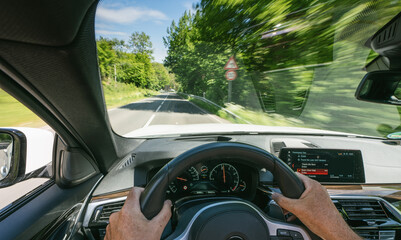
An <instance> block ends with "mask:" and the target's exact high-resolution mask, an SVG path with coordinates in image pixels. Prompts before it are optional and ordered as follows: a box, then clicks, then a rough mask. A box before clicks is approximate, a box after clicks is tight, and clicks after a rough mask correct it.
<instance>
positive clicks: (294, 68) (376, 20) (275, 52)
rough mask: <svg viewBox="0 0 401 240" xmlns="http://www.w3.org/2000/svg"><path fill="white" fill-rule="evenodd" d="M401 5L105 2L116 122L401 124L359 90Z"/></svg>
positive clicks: (125, 127)
mask: <svg viewBox="0 0 401 240" xmlns="http://www.w3.org/2000/svg"><path fill="white" fill-rule="evenodd" d="M400 11H401V4H400V1H364V0H336V1H312V0H304V1H291V0H279V1H274V0H273V1H253V0H238V1H232V0H219V1H210V0H205V1H194V2H188V1H173V2H170V1H168V2H167V1H162V0H159V1H132V2H130V1H128V2H127V1H107V0H106V1H102V2H101V3H100V6H99V7H98V10H97V17H96V36H97V47H98V56H99V66H100V73H101V77H102V83H103V88H104V94H105V100H106V104H107V107H108V113H109V117H110V121H111V124H112V126H113V129H114V131H115V132H116V133H118V134H120V135H125V136H130V137H132V136H141V135H147V134H151V133H152V134H153V135H155V134H158V133H160V131H161V129H164V130H165V129H175V130H176V131H179V130H180V129H181V130H183V129H185V131H187V132H191V131H192V130H193V131H198V132H199V131H211V129H222V128H226V129H230V128H229V127H228V126H226V125H230V124H245V125H246V126H254V125H261V126H285V127H301V128H312V129H322V130H331V131H339V132H346V133H355V134H362V135H369V136H378V137H385V136H387V135H388V134H389V133H393V132H397V131H401V125H400V124H401V120H400V112H401V111H400V108H399V107H395V106H390V105H382V104H374V103H368V102H362V101H358V100H357V99H356V98H355V97H354V94H355V91H356V88H357V86H358V84H359V82H360V81H361V79H362V78H363V76H364V75H365V74H366V72H367V71H366V70H365V66H366V65H368V64H369V63H370V62H371V61H372V60H374V59H375V57H376V56H377V54H376V53H375V52H373V51H372V50H371V49H370V48H369V47H366V41H367V40H368V39H369V38H370V37H371V36H372V35H373V34H374V33H375V32H376V31H378V30H379V29H380V28H381V27H382V26H384V25H385V24H386V23H387V22H388V21H390V20H391V19H392V18H393V17H394V16H395V15H396V14H398V13H399V12H400ZM167 125H168V126H167ZM184 125H185V126H184ZM223 125H224V127H223ZM245 125H244V126H245ZM231 126H238V125H231ZM184 127H185V128H184ZM231 129H232V131H235V130H237V129H238V127H232V128H231ZM244 129H246V128H244ZM258 129H261V128H258Z"/></svg>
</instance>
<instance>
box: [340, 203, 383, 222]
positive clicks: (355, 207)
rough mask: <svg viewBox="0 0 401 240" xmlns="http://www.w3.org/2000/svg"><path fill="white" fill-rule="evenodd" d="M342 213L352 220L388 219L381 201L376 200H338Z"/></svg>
mask: <svg viewBox="0 0 401 240" xmlns="http://www.w3.org/2000/svg"><path fill="white" fill-rule="evenodd" d="M338 203H339V204H336V206H337V208H338V209H339V211H340V212H342V213H344V214H345V215H346V218H348V219H350V220H367V219H375V220H376V219H387V218H388V217H387V215H386V213H385V211H384V210H383V208H382V205H381V204H380V202H379V201H377V200H375V199H338Z"/></svg>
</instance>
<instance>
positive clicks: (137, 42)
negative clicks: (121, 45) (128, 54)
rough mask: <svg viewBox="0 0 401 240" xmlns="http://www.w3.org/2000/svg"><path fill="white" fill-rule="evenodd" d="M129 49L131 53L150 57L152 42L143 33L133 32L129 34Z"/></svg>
mask: <svg viewBox="0 0 401 240" xmlns="http://www.w3.org/2000/svg"><path fill="white" fill-rule="evenodd" d="M128 43H129V48H130V50H131V51H132V52H133V53H135V54H136V53H141V54H147V55H148V56H149V57H151V55H152V53H153V50H152V46H153V45H152V42H151V41H150V36H149V35H147V34H145V33H144V32H134V33H132V34H131V36H130V39H129V42H128Z"/></svg>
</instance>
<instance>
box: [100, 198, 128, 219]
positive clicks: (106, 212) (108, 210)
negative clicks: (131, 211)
mask: <svg viewBox="0 0 401 240" xmlns="http://www.w3.org/2000/svg"><path fill="white" fill-rule="evenodd" d="M123 205H124V201H119V202H114V203H108V204H105V205H102V206H99V207H97V208H96V210H95V212H94V216H93V220H92V221H93V222H96V223H99V222H107V223H108V222H109V218H110V215H111V214H113V213H115V212H118V211H120V210H121V208H122V207H123Z"/></svg>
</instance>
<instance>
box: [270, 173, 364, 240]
mask: <svg viewBox="0 0 401 240" xmlns="http://www.w3.org/2000/svg"><path fill="white" fill-rule="evenodd" d="M296 174H297V175H298V177H299V178H300V179H301V181H302V182H303V183H304V185H305V191H304V192H303V194H302V195H301V197H300V198H299V199H291V198H287V197H284V196H283V195H281V194H279V193H274V194H273V195H272V198H273V200H274V201H276V203H277V204H278V205H280V207H282V208H283V209H284V210H287V211H289V212H291V213H293V214H294V215H295V216H296V217H297V218H298V219H299V220H301V222H302V223H303V224H305V226H306V227H308V228H309V229H310V230H311V231H312V232H314V233H315V234H316V235H318V236H319V237H321V238H323V239H328V240H337V239H361V238H360V237H359V236H358V235H357V234H356V233H355V232H354V231H352V229H351V228H350V227H349V226H348V224H347V223H346V222H345V221H344V219H343V218H342V216H341V215H340V213H339V212H338V210H337V208H336V207H335V206H334V204H333V202H332V200H331V198H330V196H329V194H328V192H327V190H326V189H325V188H324V187H323V186H322V185H321V184H320V183H318V182H317V181H315V180H312V179H310V178H308V177H307V176H304V175H302V174H300V173H296Z"/></svg>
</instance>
